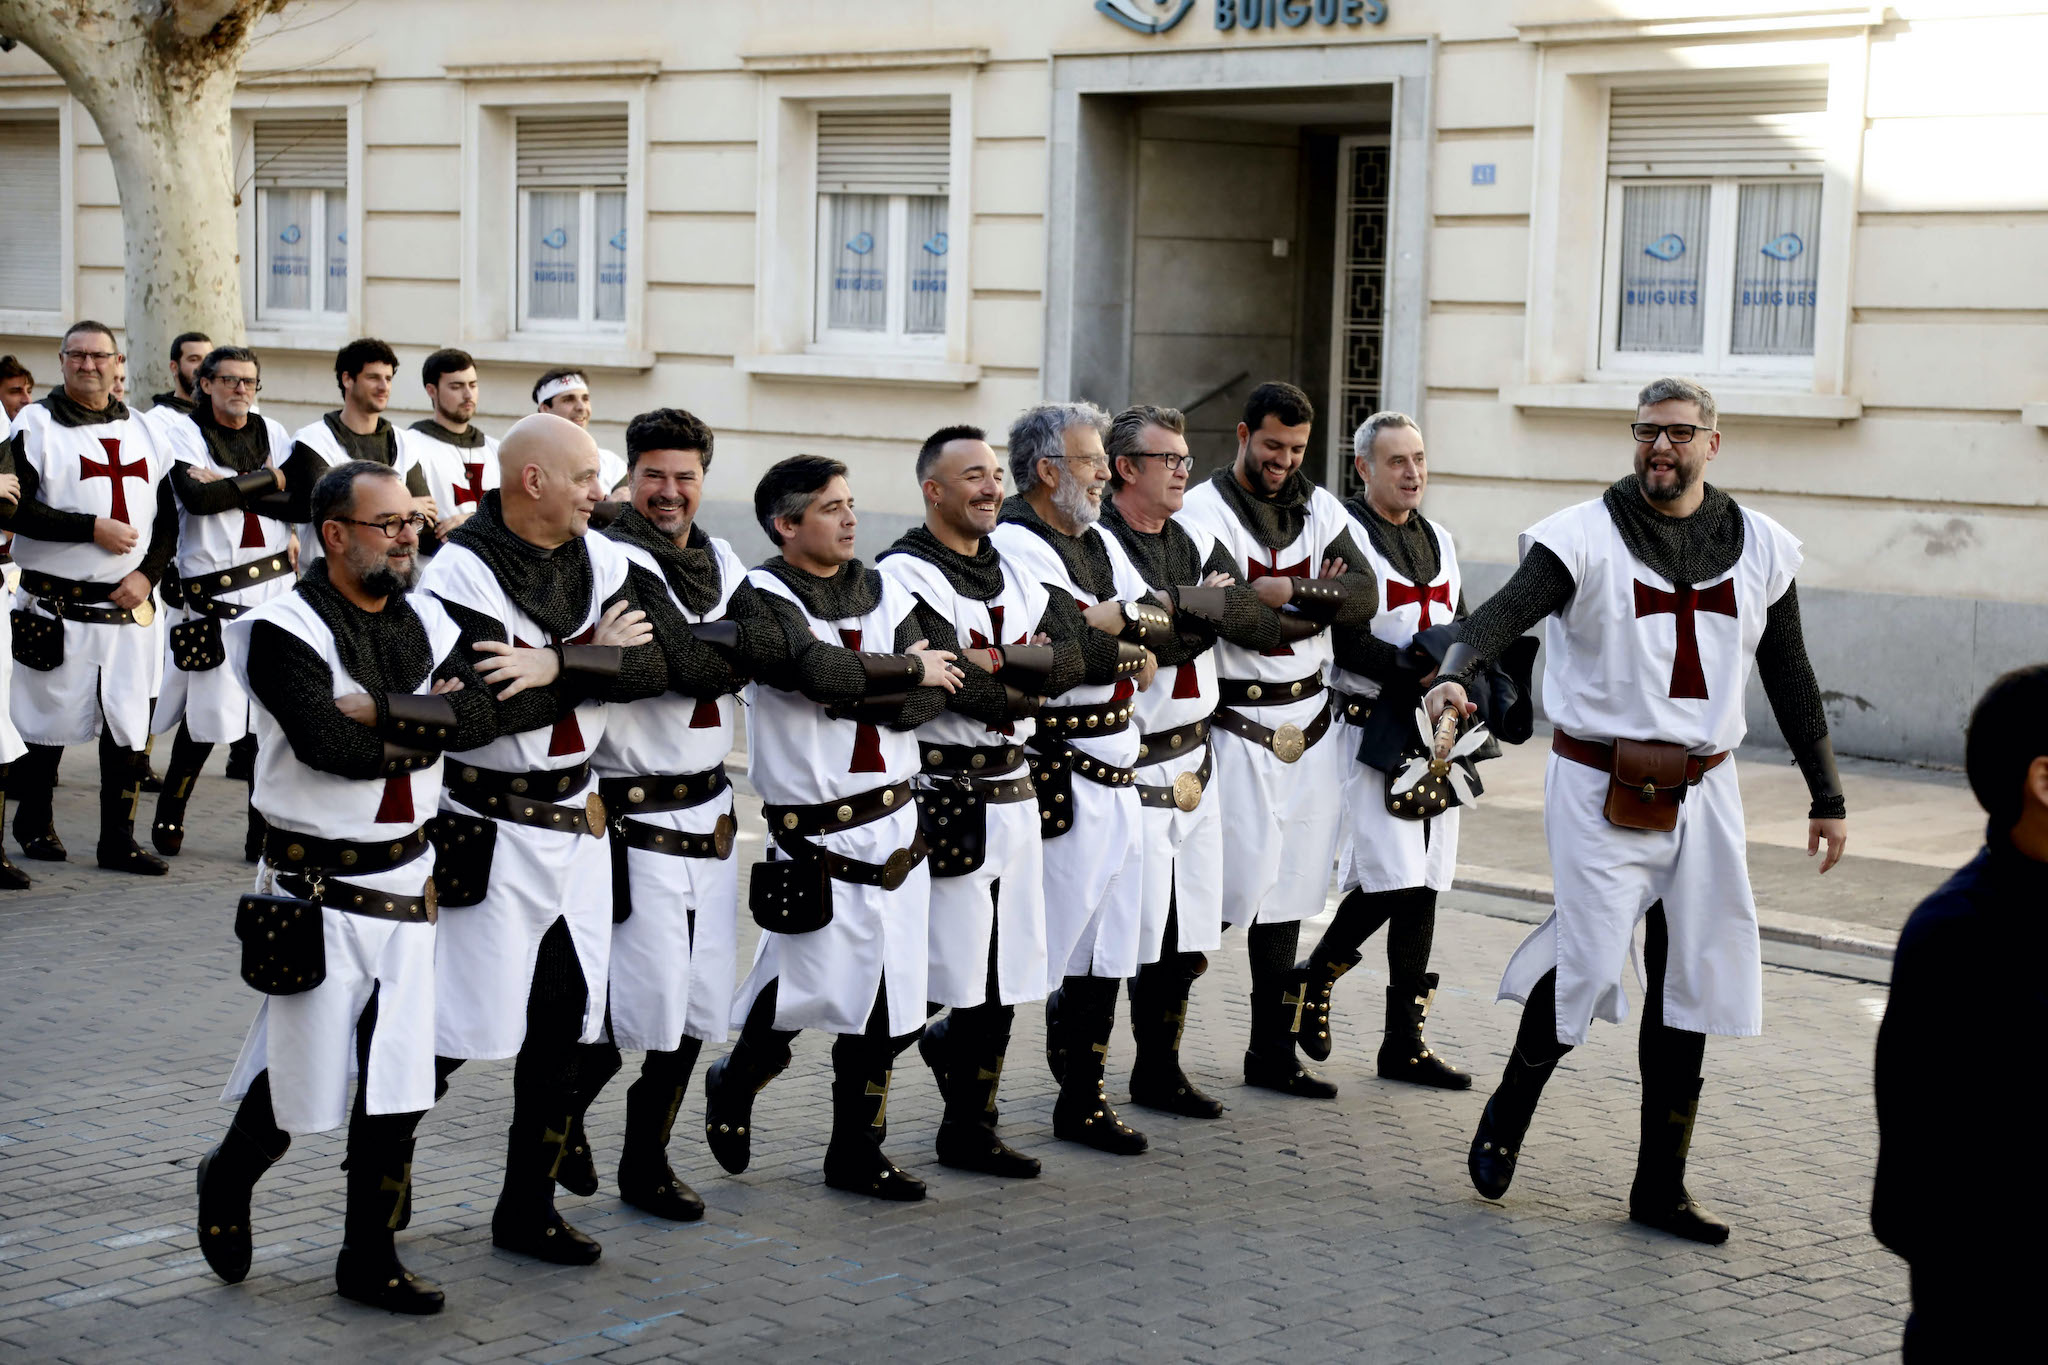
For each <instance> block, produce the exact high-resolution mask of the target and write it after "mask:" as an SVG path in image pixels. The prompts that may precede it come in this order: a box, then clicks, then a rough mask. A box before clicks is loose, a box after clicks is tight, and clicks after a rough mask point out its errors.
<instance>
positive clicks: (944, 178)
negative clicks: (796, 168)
mask: <svg viewBox="0 0 2048 1365" xmlns="http://www.w3.org/2000/svg"><path fill="white" fill-rule="evenodd" d="M817 172H818V175H817V179H818V259H817V304H816V318H817V321H816V331H815V335H816V339H817V340H818V341H819V342H821V343H824V344H826V345H828V346H830V347H833V348H849V349H856V350H873V349H897V350H910V351H919V352H922V351H935V350H938V349H940V348H942V347H943V345H944V342H945V335H946V285H947V275H948V269H947V267H948V265H949V262H948V260H947V256H948V254H949V250H950V247H951V241H950V238H949V235H948V221H949V211H950V207H951V200H950V197H949V191H950V189H951V181H952V116H951V114H950V113H949V111H948V110H947V109H946V108H945V107H944V106H930V107H924V108H916V109H866V108H862V109H835V108H832V107H830V106H826V107H823V108H820V109H819V110H818V166H817Z"/></svg>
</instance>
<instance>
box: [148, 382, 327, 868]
mask: <svg viewBox="0 0 2048 1365" xmlns="http://www.w3.org/2000/svg"><path fill="white" fill-rule="evenodd" d="M261 375H262V367H261V365H260V364H259V363H258V361H257V358H256V353H255V352H254V351H251V350H248V349H246V348H244V347H240V346H221V347H217V348H216V349H214V350H212V351H210V352H208V353H207V356H206V358H205V360H203V361H202V362H201V364H200V368H199V375H198V381H197V382H198V385H199V389H200V404H201V405H200V407H199V408H198V409H197V410H196V411H194V412H193V413H192V414H191V415H189V416H179V417H177V418H175V420H171V421H166V422H164V423H162V424H161V425H160V426H159V427H158V428H157V432H158V435H159V436H160V437H161V438H162V440H163V443H164V447H165V449H166V451H167V452H168V454H169V455H170V458H171V461H172V464H171V471H170V476H169V477H170V484H171V491H172V493H173V494H174V495H175V496H176V497H177V500H178V527H179V529H178V556H177V560H176V565H177V573H176V574H174V575H172V576H170V577H168V578H166V579H165V582H166V583H174V584H176V585H177V586H178V588H179V591H178V593H177V594H176V600H177V602H178V604H179V605H178V606H176V607H174V608H171V609H170V611H169V613H168V614H169V615H170V616H171V618H172V625H171V630H170V634H169V638H168V640H167V641H166V648H167V650H168V653H169V658H168V659H167V660H166V661H165V667H164V688H163V691H162V692H161V693H160V694H159V695H158V697H157V708H156V723H157V724H158V725H159V726H170V725H176V726H177V735H176V736H175V737H174V738H173V739H172V741H171V761H170V766H169V767H168V768H166V769H165V770H164V789H163V795H161V796H160V797H158V798H157V803H156V819H155V821H154V822H153V823H152V824H151V826H150V831H149V837H150V842H151V843H153V844H155V845H156V851H157V852H159V853H161V854H164V855H165V856H166V857H173V858H174V857H176V856H177V855H178V853H179V852H180V850H182V849H183V848H184V845H185V809H186V805H187V803H188V802H190V801H191V799H192V788H193V787H194V785H195V784H196V783H197V782H198V781H199V773H200V770H201V769H202V768H203V767H205V765H206V760H207V757H208V756H209V755H210V754H212V752H213V746H214V745H216V744H227V745H231V746H242V745H243V742H244V741H245V740H246V741H249V742H248V744H247V745H246V746H244V747H246V748H247V749H248V750H249V751H250V759H251V761H253V757H254V754H253V750H254V737H255V729H254V726H253V725H252V723H251V720H250V715H249V694H248V693H247V692H246V691H245V690H244V689H243V687H242V684H241V681H240V680H239V679H238V678H237V677H236V676H235V672H234V670H233V669H230V668H225V667H223V665H224V664H225V663H226V662H227V655H226V653H225V651H224V648H223V645H222V642H221V629H222V627H223V626H224V625H225V624H226V623H227V622H229V621H233V620H235V619H237V618H238V617H240V616H241V615H242V614H243V613H245V612H247V611H249V610H250V609H251V608H253V607H255V606H257V605H258V604H260V603H263V602H267V601H269V600H270V599H271V598H273V597H278V596H281V595H282V594H284V593H286V592H289V591H290V590H291V580H292V561H291V547H290V542H291V520H290V509H289V508H288V506H287V501H286V496H285V492H284V471H283V469H282V468H280V465H281V464H282V462H283V460H284V458H285V457H286V455H287V454H288V453H289V452H290V450H291V437H290V436H288V435H287V434H286V433H285V429H284V428H283V427H281V426H279V425H278V424H277V423H275V422H273V421H271V420H270V419H269V418H267V417H262V416H259V415H258V414H256V413H254V412H252V411H251V410H250V409H251V408H252V407H253V406H254V404H255V402H256V392H257V390H258V389H259V388H261V387H262V379H261ZM166 595H167V596H168V595H169V594H166ZM231 752H232V750H231ZM252 777H253V773H252ZM262 852H263V817H262V816H261V814H260V813H259V812H258V811H257V808H256V805H255V802H254V800H253V794H252V799H251V801H250V804H249V824H248V833H247V835H246V837H245V839H244V843H243V856H244V857H246V858H247V859H248V860H249V861H250V862H255V861H256V859H257V858H259V857H261V856H262Z"/></svg>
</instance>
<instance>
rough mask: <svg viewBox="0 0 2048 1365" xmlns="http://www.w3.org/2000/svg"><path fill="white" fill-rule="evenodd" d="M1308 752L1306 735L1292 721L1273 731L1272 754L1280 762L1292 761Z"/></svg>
mask: <svg viewBox="0 0 2048 1365" xmlns="http://www.w3.org/2000/svg"><path fill="white" fill-rule="evenodd" d="M1307 752H1308V736H1306V735H1304V734H1303V733H1302V732H1301V727H1300V726H1299V725H1296V724H1295V723H1294V722H1293V721H1291V720H1290V721H1288V722H1287V723H1286V724H1285V725H1283V726H1281V727H1280V728H1279V729H1277V730H1275V731H1274V732H1273V756H1274V757H1276V758H1278V759H1279V760H1280V761H1281V762H1282V763H1292V762H1294V761H1295V760H1296V759H1298V758H1300V757H1301V756H1302V755H1303V754H1305V753H1307Z"/></svg>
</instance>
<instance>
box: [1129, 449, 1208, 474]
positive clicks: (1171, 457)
mask: <svg viewBox="0 0 2048 1365" xmlns="http://www.w3.org/2000/svg"><path fill="white" fill-rule="evenodd" d="M1138 458H1139V459H1141V460H1160V461H1162V462H1164V463H1165V465H1166V472H1167V473H1169V474H1178V473H1180V471H1181V470H1183V469H1192V468H1194V465H1195V457H1194V456H1192V455H1180V454H1173V453H1169V452H1167V451H1164V450H1141V451H1139V452H1138Z"/></svg>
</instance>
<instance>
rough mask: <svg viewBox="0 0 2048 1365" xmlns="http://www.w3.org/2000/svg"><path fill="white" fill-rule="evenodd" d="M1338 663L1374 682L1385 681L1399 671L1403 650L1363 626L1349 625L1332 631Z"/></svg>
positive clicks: (1332, 641) (1339, 665)
mask: <svg viewBox="0 0 2048 1365" xmlns="http://www.w3.org/2000/svg"><path fill="white" fill-rule="evenodd" d="M1331 644H1332V645H1334V646H1335V648H1336V654H1337V667H1339V668H1342V669H1346V670H1348V671H1349V672H1352V673H1356V674H1358V675H1359V676H1360V677H1363V678H1371V679H1372V680H1373V681H1375V682H1385V681H1387V680H1388V679H1389V678H1393V677H1396V676H1397V675H1398V674H1399V671H1400V659H1401V651H1400V650H1398V649H1396V648H1394V647H1393V646H1392V645H1391V644H1389V643H1387V642H1386V641H1385V640H1382V639H1381V638H1380V637H1379V636H1377V635H1375V634H1373V633H1372V631H1370V630H1368V629H1367V628H1366V627H1364V626H1346V627H1344V628H1342V629H1340V630H1335V631H1332V632H1331Z"/></svg>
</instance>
